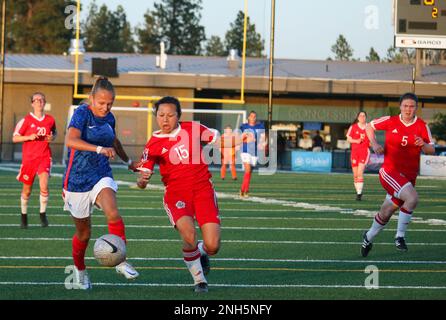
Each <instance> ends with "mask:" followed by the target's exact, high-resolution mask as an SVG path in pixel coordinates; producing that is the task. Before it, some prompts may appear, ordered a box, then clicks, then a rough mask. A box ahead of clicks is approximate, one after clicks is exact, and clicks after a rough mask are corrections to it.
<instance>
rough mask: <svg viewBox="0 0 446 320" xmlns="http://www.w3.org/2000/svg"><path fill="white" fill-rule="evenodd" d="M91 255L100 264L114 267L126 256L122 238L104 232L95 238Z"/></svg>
mask: <svg viewBox="0 0 446 320" xmlns="http://www.w3.org/2000/svg"><path fill="white" fill-rule="evenodd" d="M93 255H94V257H95V258H96V260H97V261H98V262H99V264H100V265H103V266H106V267H114V266H117V265H118V264H120V263H121V262H123V261H124V260H125V258H126V245H125V242H124V240H122V239H121V238H120V237H118V236H116V235H114V234H106V235H103V236H102V237H99V238H98V239H96V242H95V243H94V248H93Z"/></svg>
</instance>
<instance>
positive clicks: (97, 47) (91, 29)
mask: <svg viewBox="0 0 446 320" xmlns="http://www.w3.org/2000/svg"><path fill="white" fill-rule="evenodd" d="M82 34H83V36H84V38H85V49H86V50H87V51H94V52H125V53H133V52H135V41H134V40H133V36H132V30H131V27H130V23H129V22H128V21H127V16H126V14H125V11H124V8H123V7H122V6H121V5H119V6H118V7H117V8H116V11H115V12H111V11H109V10H108V8H107V6H106V5H105V4H104V5H102V6H101V8H99V9H98V6H97V5H96V2H95V1H93V2H92V4H91V5H90V10H89V12H88V16H87V18H86V20H85V21H84V22H83V23H82Z"/></svg>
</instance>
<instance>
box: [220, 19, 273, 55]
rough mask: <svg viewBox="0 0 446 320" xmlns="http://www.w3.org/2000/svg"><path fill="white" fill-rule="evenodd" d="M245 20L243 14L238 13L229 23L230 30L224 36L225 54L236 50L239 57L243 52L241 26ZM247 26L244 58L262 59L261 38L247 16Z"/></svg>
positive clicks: (262, 43) (262, 42) (262, 46)
mask: <svg viewBox="0 0 446 320" xmlns="http://www.w3.org/2000/svg"><path fill="white" fill-rule="evenodd" d="M244 20H245V13H244V12H243V11H239V12H238V13H237V18H236V19H235V21H234V22H231V24H230V29H229V30H228V31H227V32H226V35H225V47H226V52H225V54H228V53H229V50H231V49H237V50H238V54H239V56H241V55H242V52H243V26H244ZM247 20H248V21H247V22H248V25H247V29H246V56H247V57H262V56H263V50H264V47H265V46H264V41H263V40H262V36H261V35H260V34H259V33H257V31H256V26H255V24H254V23H253V24H251V22H250V19H249V16H248V19H247Z"/></svg>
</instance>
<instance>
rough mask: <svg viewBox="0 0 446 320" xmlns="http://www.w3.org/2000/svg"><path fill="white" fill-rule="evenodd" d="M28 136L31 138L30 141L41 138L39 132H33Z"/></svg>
mask: <svg viewBox="0 0 446 320" xmlns="http://www.w3.org/2000/svg"><path fill="white" fill-rule="evenodd" d="M28 138H29V141H34V140H37V139H39V136H38V135H37V133H32V134H30V135H29V136H28Z"/></svg>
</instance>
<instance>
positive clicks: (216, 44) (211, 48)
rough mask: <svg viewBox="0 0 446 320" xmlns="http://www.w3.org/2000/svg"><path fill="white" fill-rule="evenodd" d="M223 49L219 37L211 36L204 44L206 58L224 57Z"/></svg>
mask: <svg viewBox="0 0 446 320" xmlns="http://www.w3.org/2000/svg"><path fill="white" fill-rule="evenodd" d="M225 54H226V51H225V47H224V45H223V42H222V41H221V39H220V37H219V36H211V37H210V38H209V40H208V41H207V43H206V55H207V56H224V55H225Z"/></svg>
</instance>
